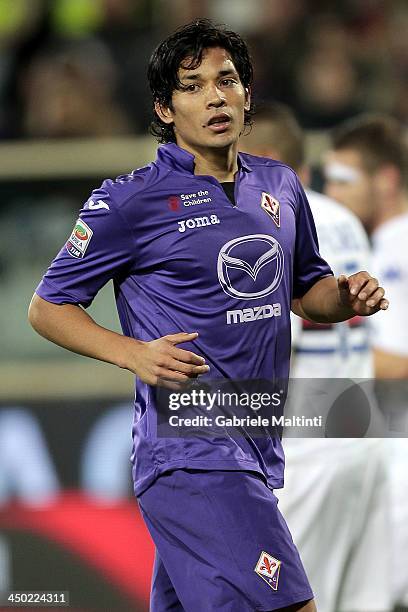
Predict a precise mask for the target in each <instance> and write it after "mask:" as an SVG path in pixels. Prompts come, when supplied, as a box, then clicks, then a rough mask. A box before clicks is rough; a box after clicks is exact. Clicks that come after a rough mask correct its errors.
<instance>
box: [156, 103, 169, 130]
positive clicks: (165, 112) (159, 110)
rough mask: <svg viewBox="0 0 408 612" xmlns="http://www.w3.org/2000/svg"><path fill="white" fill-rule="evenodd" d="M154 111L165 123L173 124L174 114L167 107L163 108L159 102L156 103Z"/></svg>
mask: <svg viewBox="0 0 408 612" xmlns="http://www.w3.org/2000/svg"><path fill="white" fill-rule="evenodd" d="M154 110H155V112H156V114H157V115H158V116H159V117H160V119H161V120H162V121H163V123H167V125H170V123H173V113H172V111H171V110H170V108H168V107H167V106H162V105H161V104H160V103H159V102H155V103H154Z"/></svg>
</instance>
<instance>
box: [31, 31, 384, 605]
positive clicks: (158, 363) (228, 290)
mask: <svg viewBox="0 0 408 612" xmlns="http://www.w3.org/2000/svg"><path fill="white" fill-rule="evenodd" d="M251 80H252V66H251V63H250V60H249V57H248V51H247V48H246V46H245V43H244V42H243V41H242V39H241V38H240V37H239V36H238V35H237V34H235V33H233V32H228V31H225V30H224V29H222V28H215V27H214V26H213V25H212V24H211V23H210V22H208V21H207V20H199V21H197V22H194V23H192V24H189V25H188V26H185V27H184V28H182V29H181V30H180V31H178V32H176V33H175V34H174V35H172V36H170V37H169V38H168V39H166V40H165V41H164V42H163V43H162V44H161V45H159V47H158V48H157V49H156V51H155V52H154V54H153V56H152V58H151V61H150V65H149V82H150V86H151V89H152V92H153V99H154V103H155V112H156V115H157V116H156V122H155V127H156V128H157V130H158V131H157V133H158V134H159V138H160V140H161V142H165V143H167V144H165V145H164V146H163V147H161V148H160V149H159V152H158V158H157V160H156V161H155V162H153V163H152V164H150V165H149V166H147V167H146V168H142V169H140V170H137V171H135V172H134V173H132V174H131V175H126V176H122V177H119V178H118V179H117V180H116V181H105V182H104V184H103V186H102V188H101V189H99V190H95V191H94V192H93V194H92V196H91V198H90V199H89V200H88V201H87V203H86V205H85V207H84V209H83V210H82V212H81V216H80V218H79V220H78V221H77V223H76V226H75V227H74V230H73V232H72V234H71V236H70V239H69V240H68V243H67V245H66V246H65V247H63V249H62V250H61V252H60V253H59V255H58V256H57V258H56V259H55V260H54V262H53V264H52V265H51V267H50V268H49V270H48V272H47V274H46V275H45V277H44V278H43V281H42V282H41V284H40V286H39V287H38V288H37V294H36V296H34V298H33V301H32V305H31V308H30V320H31V322H32V324H33V326H34V328H35V329H36V330H37V331H38V332H39V333H41V334H42V335H44V336H45V337H47V338H48V339H50V340H52V341H54V342H56V343H58V344H61V345H63V346H65V347H66V348H69V349H70V350H73V351H76V352H79V353H81V354H85V355H88V356H90V357H94V358H97V359H102V360H104V361H108V362H110V363H113V364H116V365H119V366H120V367H124V368H127V369H129V370H130V371H132V372H134V373H135V374H136V375H137V388H136V401H135V422H134V427H133V438H134V453H133V456H132V458H133V462H134V468H133V475H134V481H135V493H136V495H137V497H138V501H139V504H140V507H141V510H142V512H143V516H144V518H145V520H146V523H147V525H148V527H149V530H150V532H151V534H152V536H153V539H154V540H155V544H156V547H157V549H158V556H157V559H156V565H155V570H154V583H153V590H152V610H160V611H162V610H167V609H173V610H174V609H177V610H183V609H184V610H187V611H190V610H196V611H199V610H202V611H204V610H205V611H207V610H208V609H214V610H219V611H220V612H221V611H222V610H225V611H227V610H240V611H241V612H244V611H245V610H248V612H250V611H251V612H253V610H254V609H256V610H260V611H266V610H279V609H285V608H287V607H288V606H290V608H288V609H290V610H292V609H293V610H305V611H312V610H314V609H315V606H314V603H313V601H312V592H311V589H310V587H309V585H308V581H307V578H306V576H305V573H304V570H303V567H302V565H301V562H300V559H299V556H298V553H297V551H296V548H295V547H294V545H293V542H292V540H291V537H290V534H289V532H288V530H287V527H286V525H285V523H284V521H283V519H282V517H281V515H280V513H279V512H278V511H277V508H276V497H275V496H274V495H273V493H272V491H271V489H273V488H275V487H279V486H282V480H283V479H282V471H283V453H282V448H281V444H280V441H279V439H278V438H275V437H271V436H265V437H263V438H256V439H255V438H254V437H251V435H250V433H248V435H246V436H245V437H243V438H241V439H240V441H239V442H238V441H237V440H236V439H234V438H230V437H227V436H223V437H217V438H213V437H211V436H203V435H199V433H198V434H197V435H196V436H195V437H192V438H189V439H186V438H184V437H183V436H182V432H180V435H179V436H178V437H177V438H174V437H172V438H160V437H159V436H158V435H157V434H156V427H157V409H158V403H157V397H158V396H157V388H156V387H157V386H158V385H163V386H166V387H170V389H172V390H174V389H180V386H181V384H182V383H185V382H187V381H189V380H190V378H192V377H195V376H197V375H198V374H205V375H206V377H207V379H208V380H212V379H213V378H217V377H221V378H224V379H225V378H232V379H234V378H235V379H237V378H238V379H240V378H250V379H252V378H254V379H259V378H266V379H268V380H275V379H281V380H282V379H283V380H285V379H286V378H287V375H288V369H289V354H290V333H289V328H290V306H291V301H292V300H293V301H292V308H293V309H294V310H295V311H296V312H297V313H299V314H302V315H303V316H307V317H309V318H311V319H313V320H317V321H340V320H346V319H349V318H351V317H353V316H354V315H355V314H360V315H371V314H374V313H376V312H378V311H379V310H380V309H386V308H387V307H388V301H387V300H386V299H385V298H384V297H383V296H384V290H383V289H382V288H381V287H379V286H378V282H377V281H376V280H375V279H372V277H370V275H369V274H368V273H366V272H360V273H358V274H355V275H351V276H350V277H348V278H346V277H343V278H341V279H340V280H338V281H336V280H335V279H334V278H333V277H332V273H331V270H330V268H329V266H328V265H327V263H326V262H325V261H324V260H323V259H322V258H321V257H320V255H319V253H318V251H317V244H316V236H315V230H314V226H313V219H312V216H311V214H310V209H309V207H308V204H307V200H306V198H305V196H304V193H303V190H302V188H301V186H300V184H299V182H298V179H297V177H296V176H295V174H294V173H293V172H292V171H291V170H290V169H289V168H287V167H286V166H284V165H282V164H275V163H273V162H271V161H270V160H266V159H254V158H252V157H251V156H247V155H238V153H237V151H238V139H239V137H240V135H241V133H242V132H243V129H244V124H245V123H248V121H249V116H248V115H249V112H250V108H251V96H250V87H251ZM232 182H234V192H233V193H232V190H231V189H230V188H229V187H228V185H222V183H232ZM230 187H231V186H230ZM198 194H202V195H203V197H202V198H201V199H200V197H199V196H198ZM264 194H266V195H267V196H268V197H267V198H265V196H264ZM271 194H273V195H271ZM204 196H208V197H204ZM190 200H191V203H190V202H189V201H190ZM193 201H194V204H192V202H193ZM184 202H188V204H189V205H187V206H185V204H184ZM272 203H273V204H274V206H272ZM262 205H264V206H262ZM265 206H266V207H267V209H268V210H265ZM194 207H201V208H200V209H199V212H196V209H195V208H194ZM191 209H193V210H191ZM204 211H205V212H204ZM242 232H245V234H244V235H242ZM261 264H262V265H261ZM227 268H228V273H227V272H226V269H227ZM254 268H256V269H257V272H258V274H254V272H253V271H254ZM261 268H262V273H261ZM248 270H250V271H251V274H249V272H248ZM111 278H113V279H114V283H115V290H116V298H117V305H118V311H119V315H120V319H121V323H122V327H123V330H124V333H125V336H120V335H119V334H115V333H113V332H110V331H109V330H106V329H104V328H102V327H100V326H99V325H97V324H96V323H95V322H94V321H93V320H92V319H91V318H90V317H89V316H88V315H87V314H86V313H85V311H84V310H83V309H82V308H81V307H80V306H81V305H82V306H87V305H89V304H90V303H91V301H92V299H93V298H94V296H95V295H96V293H97V292H98V290H99V289H100V287H101V286H103V285H104V284H105V283H106V282H107V281H108V280H109V279H111ZM271 278H273V282H272V284H271ZM272 293H273V297H271V294H272ZM271 299H273V303H274V304H275V305H277V306H279V308H278V311H279V312H278V311H277V314H276V316H274V317H273V319H270V318H268V319H259V320H258V321H256V322H257V323H259V325H253V324H252V323H255V321H251V322H250V321H248V320H247V319H245V318H243V317H241V318H240V317H239V316H238V314H239V313H240V312H241V311H242V310H243V309H247V308H249V309H252V308H253V303H254V302H253V301H252V300H257V302H256V304H257V305H259V306H260V307H264V308H265V307H269V306H270V305H269V304H268V301H270V300H271ZM231 312H235V313H236V312H238V314H236V316H235V318H231V317H230V316H229V313H231ZM195 329H199V335H198V334H197V333H194V330H195ZM183 330H187V332H188V333H185V332H183ZM190 330H192V331H191V332H190ZM221 339H222V343H220V340H221ZM180 343H185V344H184V348H183V349H180V348H178V347H177V346H176V345H177V344H180ZM254 349H255V350H254ZM203 356H205V358H204V357H203ZM204 362H207V363H208V364H210V366H211V370H210V373H209V372H208V366H207V365H206V364H205V363H204ZM266 485H268V486H266ZM209 519H210V520H209ZM255 528H256V529H257V532H256V531H255ZM192 583H193V584H194V589H192V588H191V585H192Z"/></svg>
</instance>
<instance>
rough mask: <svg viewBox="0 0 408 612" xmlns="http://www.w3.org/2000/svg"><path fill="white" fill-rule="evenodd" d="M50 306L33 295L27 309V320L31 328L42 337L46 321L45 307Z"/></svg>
mask: <svg viewBox="0 0 408 612" xmlns="http://www.w3.org/2000/svg"><path fill="white" fill-rule="evenodd" d="M49 306H50V304H49V303H48V302H46V301H45V300H43V298H41V297H40V296H39V295H37V294H36V293H34V295H33V297H32V298H31V302H30V305H29V307H28V320H29V322H30V325H31V327H32V328H33V329H34V330H35V331H36V332H37V333H38V334H41V335H43V328H44V324H45V323H46V321H47V318H48V316H47V307H49Z"/></svg>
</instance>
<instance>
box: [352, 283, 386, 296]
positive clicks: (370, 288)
mask: <svg viewBox="0 0 408 612" xmlns="http://www.w3.org/2000/svg"><path fill="white" fill-rule="evenodd" d="M378 289H379V287H378V280H377V279H376V278H370V279H369V280H368V281H367V283H366V284H365V285H364V286H363V287H362V288H361V290H360V293H359V294H358V299H359V300H367V299H369V298H370V299H372V298H373V296H374V294H375V293H376V292H377V290H378ZM382 291H383V295H384V290H382ZM381 297H383V296H381Z"/></svg>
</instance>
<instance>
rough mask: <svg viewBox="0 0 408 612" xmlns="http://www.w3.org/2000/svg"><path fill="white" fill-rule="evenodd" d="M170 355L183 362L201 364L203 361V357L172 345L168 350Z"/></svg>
mask: <svg viewBox="0 0 408 612" xmlns="http://www.w3.org/2000/svg"><path fill="white" fill-rule="evenodd" d="M170 355H171V356H172V357H174V359H177V361H182V362H183V363H192V364H194V365H203V363H205V359H204V357H200V355H196V354H195V353H192V352H191V351H186V350H184V349H181V348H177V347H173V348H172V349H171V350H170Z"/></svg>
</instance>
